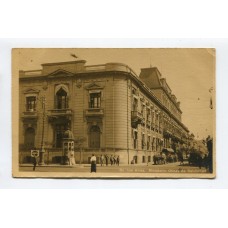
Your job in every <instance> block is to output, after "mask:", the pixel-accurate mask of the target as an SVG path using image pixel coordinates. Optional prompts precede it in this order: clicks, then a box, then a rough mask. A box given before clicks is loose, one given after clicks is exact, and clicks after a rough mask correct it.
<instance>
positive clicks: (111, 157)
mask: <svg viewBox="0 0 228 228" xmlns="http://www.w3.org/2000/svg"><path fill="white" fill-rule="evenodd" d="M110 163H111V165H113V156H112V154H111V156H110Z"/></svg>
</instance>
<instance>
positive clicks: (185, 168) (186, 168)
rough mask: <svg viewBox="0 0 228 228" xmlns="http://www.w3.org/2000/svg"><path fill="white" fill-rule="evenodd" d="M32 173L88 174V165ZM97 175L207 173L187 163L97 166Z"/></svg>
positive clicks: (26, 167)
mask: <svg viewBox="0 0 228 228" xmlns="http://www.w3.org/2000/svg"><path fill="white" fill-rule="evenodd" d="M19 171H23V172H26V171H27V172H31V171H33V166H32V165H31V164H28V165H21V166H20V168H19ZM34 172H78V173H81V172H84V173H90V165H89V164H82V165H79V164H76V165H75V166H64V165H45V166H37V167H36V170H35V171H34ZM97 173H207V170H206V169H205V168H204V167H202V168H201V169H200V168H199V167H197V166H190V165H188V164H187V163H185V164H184V165H180V163H179V162H175V163H168V164H164V165H153V164H148V165H147V164H139V165H138V164H136V165H120V166H114V165H113V166H111V165H110V164H109V165H108V166H100V165H99V164H98V165H97Z"/></svg>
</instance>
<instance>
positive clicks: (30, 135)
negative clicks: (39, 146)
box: [24, 127, 35, 149]
mask: <svg viewBox="0 0 228 228" xmlns="http://www.w3.org/2000/svg"><path fill="white" fill-rule="evenodd" d="M24 145H25V147H26V148H27V149H33V148H34V146H35V130H34V128H32V127H29V128H27V129H26V131H25V141H24Z"/></svg>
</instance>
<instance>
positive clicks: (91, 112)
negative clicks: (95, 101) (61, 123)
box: [85, 108, 104, 117]
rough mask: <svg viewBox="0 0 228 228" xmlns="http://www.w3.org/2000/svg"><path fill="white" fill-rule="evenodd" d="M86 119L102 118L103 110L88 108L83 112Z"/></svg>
mask: <svg viewBox="0 0 228 228" xmlns="http://www.w3.org/2000/svg"><path fill="white" fill-rule="evenodd" d="M85 116H86V117H103V116H104V109H103V108H88V109H86V110H85Z"/></svg>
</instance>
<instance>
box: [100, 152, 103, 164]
mask: <svg viewBox="0 0 228 228" xmlns="http://www.w3.org/2000/svg"><path fill="white" fill-rule="evenodd" d="M100 162H101V166H103V164H104V155H103V154H102V155H101V157H100Z"/></svg>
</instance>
